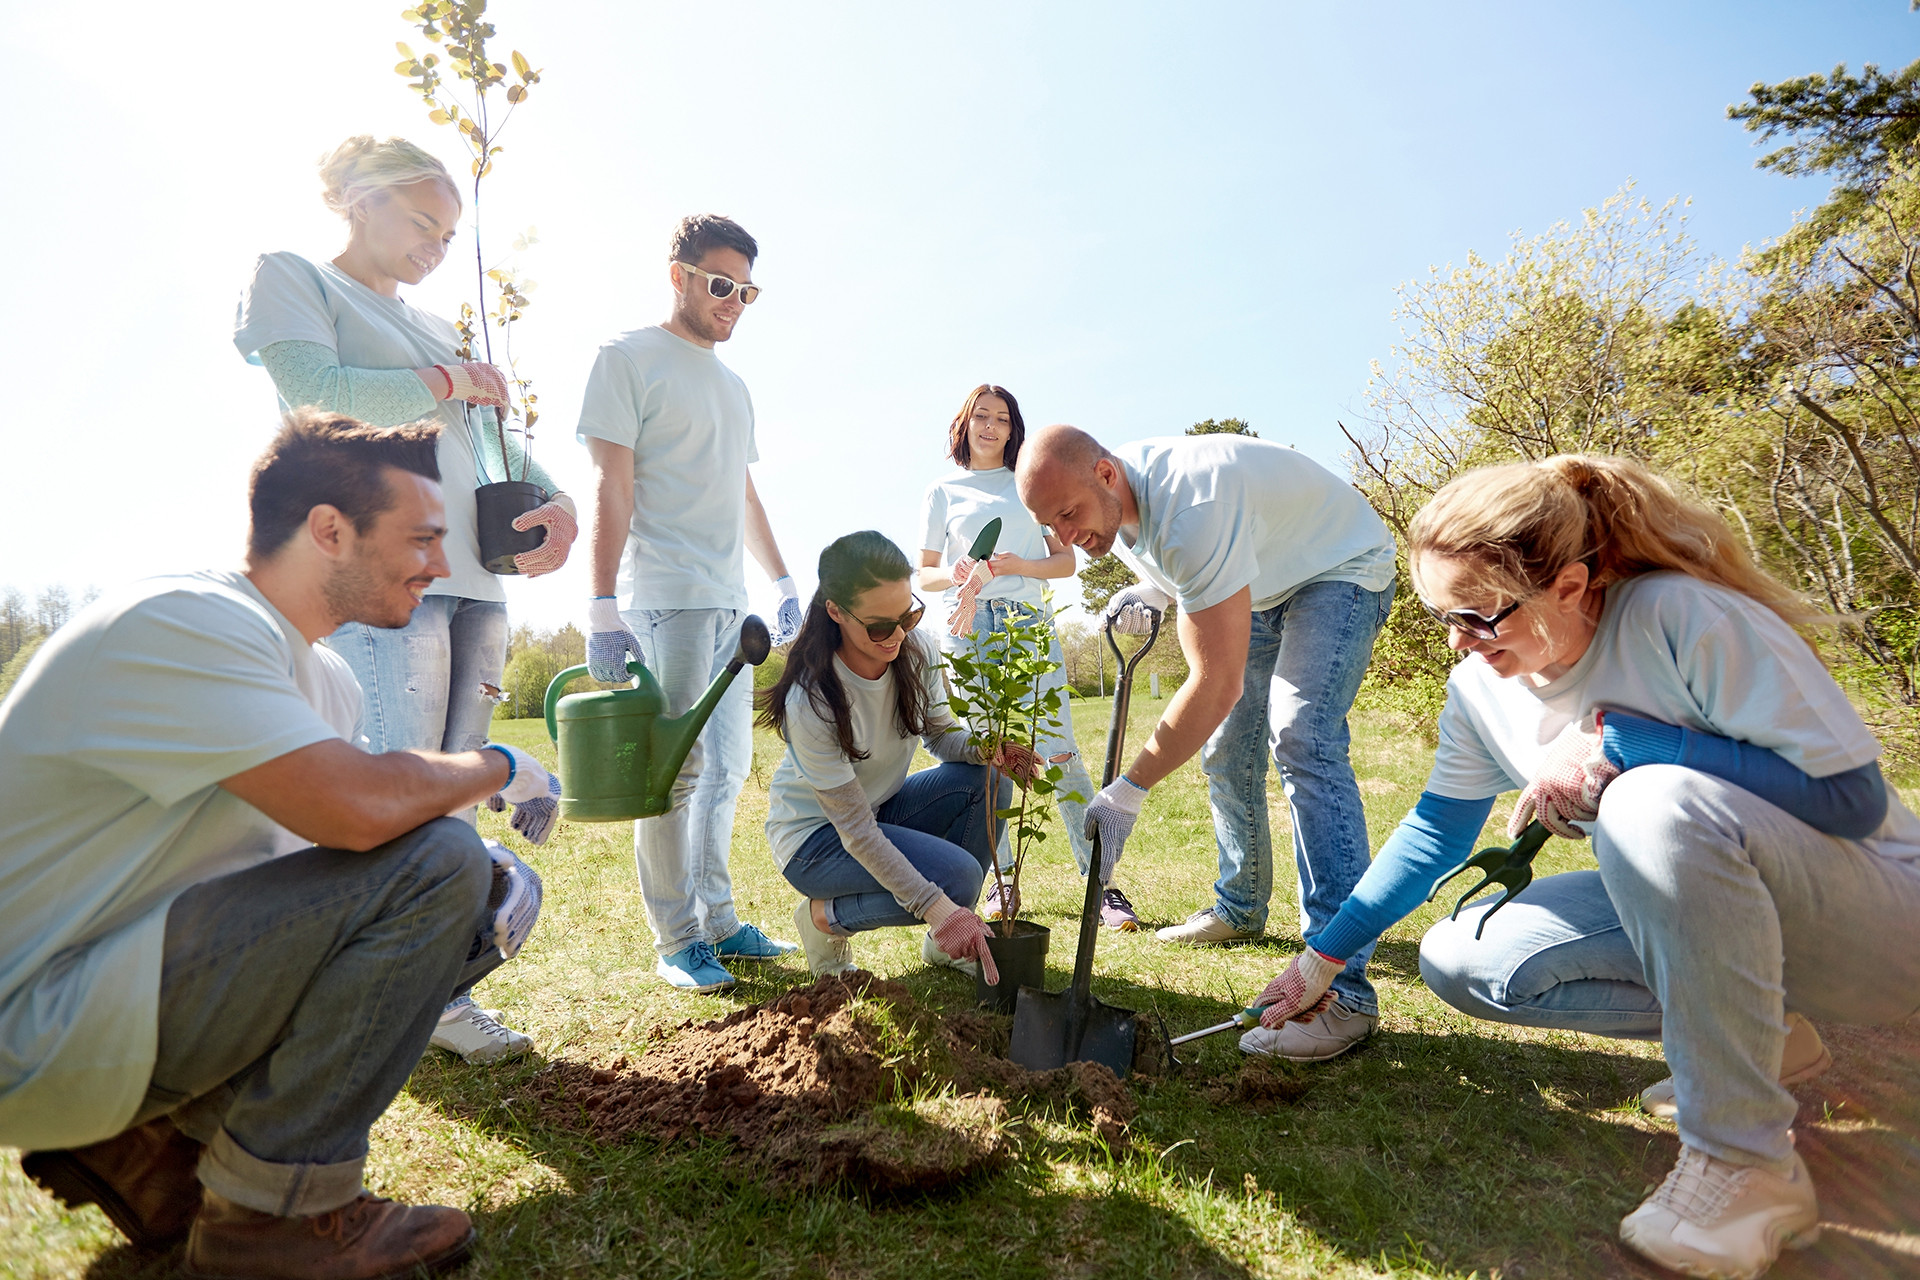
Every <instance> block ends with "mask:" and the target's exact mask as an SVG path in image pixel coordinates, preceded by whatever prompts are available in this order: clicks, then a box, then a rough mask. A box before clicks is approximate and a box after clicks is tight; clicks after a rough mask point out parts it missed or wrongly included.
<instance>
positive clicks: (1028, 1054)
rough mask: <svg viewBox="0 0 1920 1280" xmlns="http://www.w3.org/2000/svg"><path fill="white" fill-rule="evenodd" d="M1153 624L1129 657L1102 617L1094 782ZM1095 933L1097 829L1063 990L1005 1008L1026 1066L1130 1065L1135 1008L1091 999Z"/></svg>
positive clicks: (1027, 996) (1115, 749)
mask: <svg viewBox="0 0 1920 1280" xmlns="http://www.w3.org/2000/svg"><path fill="white" fill-rule="evenodd" d="M1152 620H1153V629H1152V630H1151V631H1150V632H1148V634H1147V642H1146V643H1145V644H1143V645H1141V646H1140V648H1139V649H1138V650H1137V651H1135V653H1134V655H1133V657H1132V658H1125V657H1123V656H1122V655H1121V653H1120V646H1119V645H1117V644H1115V643H1114V642H1113V622H1112V620H1111V619H1109V620H1108V622H1107V647H1108V648H1109V649H1112V650H1113V659H1114V666H1115V668H1116V669H1117V670H1118V671H1119V673H1120V678H1119V681H1118V682H1117V683H1116V684H1115V685H1114V690H1113V724H1112V725H1111V726H1110V727H1109V728H1108V729H1107V767H1106V769H1105V771H1104V772H1103V773H1102V775H1101V780H1100V782H1101V785H1102V786H1103V787H1104V786H1109V785H1111V784H1112V782H1113V780H1114V777H1115V776H1116V775H1117V774H1119V772H1120V754H1121V750H1122V748H1123V746H1124V745H1125V743H1126V737H1127V703H1128V701H1129V699H1130V698H1131V696H1132V693H1133V669H1134V667H1136V666H1138V665H1139V663H1140V660H1141V659H1142V658H1144V657H1146V656H1147V650H1149V649H1151V648H1153V642H1154V641H1155V640H1157V639H1159V638H1160V614H1159V613H1158V612H1157V611H1155V612H1154V613H1153V614H1152ZM1099 936H1100V835H1099V831H1098V829H1097V828H1096V829H1095V832H1094V837H1093V861H1092V863H1091V865H1089V866H1088V868H1087V899H1086V902H1085V903H1084V904H1082V906H1081V908H1080V947H1079V950H1077V951H1075V952H1074V955H1073V982H1072V984H1071V985H1070V986H1068V988H1067V989H1066V990H1065V991H1057V992H1050V991H1042V990H1040V989H1038V988H1036V987H1022V988H1020V995H1019V997H1018V1003H1017V1004H1015V1005H1014V1010H1013V1044H1012V1047H1011V1049H1010V1051H1009V1053H1008V1056H1009V1057H1011V1058H1012V1059H1013V1060H1014V1061H1015V1062H1017V1063H1019V1064H1020V1065H1021V1066H1023V1067H1025V1068H1026V1069H1027V1070H1029V1071H1052V1070H1053V1069H1054V1068H1056V1067H1064V1066H1065V1065H1067V1063H1069V1062H1098V1063H1100V1064H1101V1065H1102V1066H1105V1067H1108V1068H1111V1069H1112V1071H1113V1074H1114V1075H1116V1076H1121V1077H1123V1078H1124V1077H1125V1076H1126V1074H1127V1072H1128V1071H1130V1070H1132V1068H1133V1051H1134V1036H1135V1034H1136V1032H1137V1030H1138V1015H1137V1014H1135V1013H1134V1011H1133V1010H1131V1009H1119V1008H1115V1007H1114V1006H1113V1005H1110V1004H1104V1003H1102V1002H1101V1001H1099V1000H1096V999H1095V998H1094V996H1093V992H1092V991H1091V990H1090V987H1091V986H1092V983H1093V947H1094V943H1095V942H1096V941H1097V940H1098V938H1099Z"/></svg>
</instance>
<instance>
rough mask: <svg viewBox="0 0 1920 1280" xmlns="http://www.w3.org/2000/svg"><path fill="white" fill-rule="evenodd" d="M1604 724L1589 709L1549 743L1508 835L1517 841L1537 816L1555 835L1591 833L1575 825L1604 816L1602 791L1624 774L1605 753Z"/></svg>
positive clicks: (1574, 836) (1580, 836)
mask: <svg viewBox="0 0 1920 1280" xmlns="http://www.w3.org/2000/svg"><path fill="white" fill-rule="evenodd" d="M1600 721H1601V713H1600V712H1598V711H1589V712H1588V713H1587V714H1586V715H1584V716H1581V717H1580V718H1579V719H1578V720H1575V721H1574V722H1573V723H1572V724H1570V725H1568V726H1567V727H1566V728H1564V729H1562V730H1561V731H1560V736H1559V737H1557V738H1555V739H1554V740H1553V741H1552V742H1551V743H1549V744H1548V745H1547V755H1546V758H1545V759H1544V760H1542V761H1541V762H1540V768H1539V769H1538V770H1537V771H1536V772H1535V773H1534V775H1533V781H1532V782H1529V783H1528V784H1527V789H1526V790H1525V791H1522V792H1521V793H1520V803H1519V804H1517V805H1515V806H1514V810H1513V817H1512V818H1511V819H1510V820H1509V821H1508V823H1507V834H1508V835H1510V836H1514V837H1518V836H1519V834H1520V833H1521V832H1522V831H1525V830H1526V829H1527V823H1529V822H1531V821H1532V820H1533V819H1535V818H1538V819H1540V823H1541V825H1542V826H1544V827H1546V829H1547V830H1549V831H1551V832H1553V834H1555V835H1557V836H1561V837H1563V838H1565V839H1568V840H1585V839H1586V838H1587V833H1586V832H1584V831H1582V830H1581V829H1580V828H1578V827H1576V826H1574V825H1573V824H1574V823H1576V822H1592V821H1593V820H1594V819H1595V818H1598V817H1599V816H1600V793H1601V792H1603V791H1605V790H1606V789H1607V784H1608V783H1609V782H1612V781H1613V780H1614V779H1615V778H1617V777H1619V776H1620V770H1618V769H1617V768H1615V767H1614V765H1613V762H1612V761H1611V760H1609V759H1607V754H1606V752H1605V751H1603V750H1602V749H1601V745H1600Z"/></svg>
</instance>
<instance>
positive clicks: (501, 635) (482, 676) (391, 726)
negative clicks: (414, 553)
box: [324, 596, 507, 755]
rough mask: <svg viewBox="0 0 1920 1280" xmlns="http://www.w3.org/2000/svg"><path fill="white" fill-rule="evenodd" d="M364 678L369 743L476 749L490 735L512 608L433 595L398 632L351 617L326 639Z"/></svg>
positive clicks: (374, 746) (380, 749)
mask: <svg viewBox="0 0 1920 1280" xmlns="http://www.w3.org/2000/svg"><path fill="white" fill-rule="evenodd" d="M324 643H325V644H326V646H327V648H329V649H331V650H333V651H334V652H335V653H337V654H339V655H340V656H341V657H342V658H345V659H346V660H347V665H348V666H349V667H351V668H353V675H354V678H355V679H356V680H358V681H359V682H360V692H361V694H362V695H363V696H364V698H365V704H366V710H365V713H364V715H363V717H362V720H361V730H362V732H364V733H365V734H366V735H367V749H368V750H369V751H372V752H373V753H374V754H375V755H380V754H383V753H385V752H388V751H475V750H478V749H479V748H480V747H481V746H482V745H484V744H485V743H486V741H487V735H488V731H489V726H490V725H491V724H492V723H493V709H494V707H495V706H496V705H498V704H497V703H496V702H495V701H494V698H493V697H492V696H489V695H488V693H487V692H486V690H485V689H483V688H482V687H481V686H482V685H489V686H491V687H492V688H493V690H494V692H495V694H496V695H497V694H498V692H499V689H500V679H501V673H502V671H503V670H504V669H505V667H506V663H507V606H506V605H504V604H500V603H498V602H497V601H493V600H467V599H464V598H462V597H460V596H428V597H427V598H426V599H425V600H422V601H421V602H420V605H419V607H418V608H416V609H415V610H414V611H413V620H412V621H410V622H408V623H407V625H406V626H404V627H401V628H399V629H397V630H390V629H388V628H385V627H370V626H367V625H366V624H365V623H362V622H349V623H347V624H346V625H345V626H343V627H341V628H340V629H339V630H338V631H336V632H334V633H333V634H332V635H330V636H328V637H327V638H326V640H325V641H324Z"/></svg>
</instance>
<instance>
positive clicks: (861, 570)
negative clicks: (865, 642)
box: [754, 529, 929, 760]
mask: <svg viewBox="0 0 1920 1280" xmlns="http://www.w3.org/2000/svg"><path fill="white" fill-rule="evenodd" d="M911 572H912V568H911V566H909V565H908V564H907V556H906V553H905V552H903V551H902V550H900V548H899V547H896V546H894V545H893V543H892V541H891V540H889V539H888V537H887V536H886V535H885V534H883V533H876V532H875V531H873V530H872V529H865V530H862V531H861V532H859V533H849V534H847V535H846V536H845V537H844V538H836V539H835V540H834V541H833V542H832V543H830V544H829V545H828V547H827V549H826V550H825V551H822V552H821V553H820V574H819V581H820V586H819V588H818V589H817V590H815V591H814V593H813V599H812V601H811V602H809V603H808V605H807V616H806V618H805V619H804V620H803V621H802V622H801V623H800V634H799V635H798V636H796V637H795V638H794V641H793V647H792V648H791V649H789V650H787V666H786V669H785V670H784V671H782V672H781V673H780V678H779V679H777V680H775V681H774V682H773V683H772V684H771V685H769V686H767V687H766V688H765V689H762V690H761V691H760V692H759V693H757V694H755V695H754V702H755V704H756V705H757V708H758V711H759V715H758V717H757V719H758V722H759V724H760V725H761V727H762V728H767V729H772V730H773V731H774V732H775V733H777V734H779V735H780V736H781V737H782V738H783V739H784V738H785V737H786V736H787V694H788V692H789V691H790V690H792V689H793V687H794V686H795V685H798V686H800V687H801V688H802V689H805V690H806V691H807V702H808V703H809V704H810V705H811V706H812V707H813V712H814V714H815V715H817V716H819V717H820V718H821V719H822V720H831V721H833V735H834V738H835V740H836V741H838V743H839V745H840V754H841V755H843V756H845V757H846V758H847V759H849V760H865V759H866V758H867V753H866V752H865V751H862V750H861V749H860V745H859V744H858V743H856V742H855V741H854V740H853V712H852V709H851V707H850V706H849V704H848V702H847V690H846V687H845V686H844V685H842V684H841V683H840V673H839V672H838V671H835V670H834V667H833V655H834V654H835V653H837V652H838V651H839V649H840V639H841V636H840V624H839V623H837V622H835V621H834V620H833V615H832V614H830V613H828V612H827V602H828V601H829V600H831V601H832V602H833V603H835V604H837V605H839V606H840V607H841V608H842V609H844V610H847V611H848V612H849V613H850V612H851V611H852V605H851V603H850V602H851V601H852V600H853V598H854V597H855V596H858V595H859V594H860V593H861V592H862V591H865V590H867V589H868V588H869V587H876V586H879V585H880V584H881V583H883V582H904V581H906V579H907V577H908V576H909V575H910V574H911ZM888 665H889V666H890V667H891V668H892V672H893V691H894V725H895V727H896V728H898V729H899V730H900V736H901V737H903V738H917V737H919V736H920V735H921V734H923V733H925V732H926V731H927V713H928V710H929V708H928V706H927V702H928V699H927V680H926V671H927V655H926V653H925V652H924V651H923V650H922V649H921V647H920V646H919V645H918V644H917V643H915V642H914V639H913V637H912V636H911V635H908V636H906V637H905V638H904V639H903V640H902V642H901V645H900V653H899V655H898V656H897V657H895V658H894V660H893V661H892V662H891V663H889V664H888Z"/></svg>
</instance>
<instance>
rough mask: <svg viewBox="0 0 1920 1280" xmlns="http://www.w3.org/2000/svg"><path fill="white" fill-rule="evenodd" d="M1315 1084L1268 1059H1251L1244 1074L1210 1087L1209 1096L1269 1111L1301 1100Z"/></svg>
mask: <svg viewBox="0 0 1920 1280" xmlns="http://www.w3.org/2000/svg"><path fill="white" fill-rule="evenodd" d="M1310 1087H1311V1084H1310V1083H1309V1081H1308V1079H1307V1077H1306V1076H1305V1074H1304V1073H1302V1072H1300V1071H1296V1070H1290V1069H1288V1068H1287V1067H1284V1066H1282V1065H1281V1064H1279V1063H1277V1062H1273V1061H1270V1060H1268V1059H1266V1058H1248V1059H1247V1060H1246V1061H1245V1062H1244V1063H1242V1064H1241V1066H1240V1074H1239V1075H1237V1076H1235V1077H1234V1078H1233V1079H1231V1080H1221V1081H1218V1082H1216V1083H1214V1084H1210V1085H1208V1086H1207V1087H1206V1093H1207V1097H1209V1098H1210V1099H1212V1100H1213V1101H1214V1102H1217V1103H1220V1104H1222V1105H1223V1106H1224V1105H1236V1106H1248V1107H1252V1108H1253V1109H1254V1110H1255V1111H1257V1112H1260V1113H1261V1114H1265V1113H1266V1112H1268V1111H1270V1110H1272V1109H1273V1108H1274V1107H1275V1106H1278V1105H1283V1104H1290V1103H1294V1102H1298V1101H1299V1100H1300V1099H1301V1098H1303V1097H1305V1096H1306V1093H1307V1090H1308V1089H1309V1088H1310Z"/></svg>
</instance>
